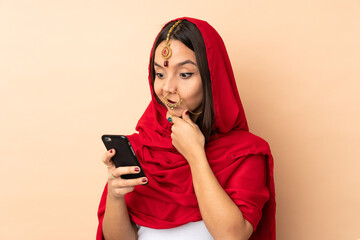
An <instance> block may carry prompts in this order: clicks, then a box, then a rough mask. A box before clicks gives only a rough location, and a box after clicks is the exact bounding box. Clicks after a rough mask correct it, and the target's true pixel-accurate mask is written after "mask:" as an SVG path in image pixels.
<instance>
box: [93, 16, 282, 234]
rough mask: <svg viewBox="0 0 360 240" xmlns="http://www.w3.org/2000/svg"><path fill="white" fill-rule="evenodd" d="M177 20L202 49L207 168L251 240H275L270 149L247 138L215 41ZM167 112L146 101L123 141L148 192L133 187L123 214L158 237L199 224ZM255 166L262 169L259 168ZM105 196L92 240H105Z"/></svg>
mask: <svg viewBox="0 0 360 240" xmlns="http://www.w3.org/2000/svg"><path fill="white" fill-rule="evenodd" d="M179 19H186V20H188V21H190V22H192V23H194V24H195V25H196V27H197V28H198V29H199V30H200V32H201V35H202V37H203V39H204V43H205V46H206V54H207V60H208V64H209V70H210V78H211V88H212V96H213V104H214V128H213V129H215V130H216V132H217V133H216V134H213V135H212V136H211V137H210V140H209V142H208V143H207V144H206V145H205V151H206V156H207V159H208V162H209V164H210V166H211V168H212V170H213V172H214V174H215V176H216V178H217V179H218V181H219V183H220V184H221V186H222V187H223V188H224V190H225V191H226V192H227V194H228V195H229V196H230V197H231V199H232V200H233V201H234V202H235V204H237V205H238V206H239V209H240V210H241V211H242V213H243V216H244V218H245V219H246V220H248V221H249V222H250V223H251V224H252V225H253V227H254V233H253V234H252V236H251V238H250V239H251V240H260V239H261V240H265V239H266V240H267V239H269V240H270V239H271V240H273V239H275V188H274V178H273V168H274V167H273V158H272V155H271V152H270V148H269V145H268V144H267V143H266V142H265V141H264V140H263V139H261V138H259V137H257V136H255V135H253V134H251V133H250V132H249V131H248V125H247V122H246V118H245V113H244V110H243V107H242V104H241V101H240V97H239V93H238V90H237V87H236V83H235V78H234V74H233V71H232V67H231V63H230V60H229V57H228V54H227V51H226V49H225V45H224V43H223V41H222V39H221V37H220V35H219V34H218V33H217V32H216V30H215V29H214V28H213V27H212V26H210V25H209V24H208V23H207V22H205V21H202V20H198V19H193V18H188V17H183V18H178V19H174V20H172V21H176V20H179ZM153 48H154V46H153ZM152 50H153V49H152ZM152 52H153V51H151V54H152ZM150 58H151V56H150ZM151 67H152V66H150V65H149V84H150V90H151V94H153V91H152V87H151V77H150V68H151ZM166 112H167V109H166V108H165V107H164V106H162V105H160V104H159V103H158V102H157V101H156V99H155V96H154V95H152V100H151V102H150V104H149V106H148V107H147V109H146V110H145V112H144V114H143V116H142V117H141V118H140V120H139V122H138V124H137V126H136V130H137V131H138V132H139V133H135V134H133V135H130V136H128V138H129V140H130V142H131V144H132V146H133V148H134V150H135V153H136V155H137V157H138V158H139V161H140V163H141V165H142V167H143V169H144V172H145V173H146V175H147V177H148V180H149V184H148V185H145V186H136V187H135V190H134V191H133V192H131V193H128V194H127V195H126V196H125V200H126V204H127V206H128V210H129V214H130V217H131V219H132V221H134V222H135V223H136V224H138V225H140V226H146V227H150V228H158V229H159V228H160V229H162V228H173V227H177V226H180V225H183V224H185V223H188V222H194V221H199V220H201V214H200V210H199V206H198V203H197V200H196V196H195V193H194V188H193V184H192V176H191V172H190V166H189V164H188V162H187V161H186V159H185V158H184V157H183V156H182V155H181V154H180V153H179V152H178V151H177V150H176V149H175V148H174V147H173V146H172V143H171V142H172V141H171V137H170V134H171V130H170V128H171V124H170V123H169V122H168V121H167V119H166ZM259 158H261V159H262V160H263V161H261V160H260V161H258V160H259ZM259 163H262V164H260V165H259ZM264 166H265V171H264ZM264 173H265V174H264ZM106 196H107V185H106V186H105V189H104V192H103V195H102V198H101V201H100V206H99V211H98V217H99V227H98V232H97V239H98V240H99V239H103V235H102V220H103V217H104V212H105V205H106Z"/></svg>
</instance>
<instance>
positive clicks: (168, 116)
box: [166, 111, 173, 123]
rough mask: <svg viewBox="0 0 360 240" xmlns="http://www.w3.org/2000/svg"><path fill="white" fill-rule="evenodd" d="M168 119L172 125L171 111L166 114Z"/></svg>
mask: <svg viewBox="0 0 360 240" xmlns="http://www.w3.org/2000/svg"><path fill="white" fill-rule="evenodd" d="M166 119H167V120H168V121H169V122H170V123H172V119H173V115H171V114H170V112H169V111H167V113H166Z"/></svg>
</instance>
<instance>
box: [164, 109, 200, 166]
mask: <svg viewBox="0 0 360 240" xmlns="http://www.w3.org/2000/svg"><path fill="white" fill-rule="evenodd" d="M188 113H189V111H188V110H185V111H184V112H183V113H182V118H179V117H176V116H171V114H170V113H169V112H168V113H167V114H166V117H167V118H169V117H171V119H172V121H171V122H172V124H173V125H172V127H171V131H172V133H171V138H172V144H173V146H174V147H175V148H176V149H177V150H178V152H179V153H181V155H183V156H184V157H185V158H186V160H187V161H188V162H189V164H191V161H193V159H196V157H197V156H198V154H204V152H205V149H204V145H205V137H204V135H203V134H202V132H201V131H200V128H199V127H198V125H196V124H195V123H194V122H193V121H192V120H191V118H190V116H189V114H188Z"/></svg>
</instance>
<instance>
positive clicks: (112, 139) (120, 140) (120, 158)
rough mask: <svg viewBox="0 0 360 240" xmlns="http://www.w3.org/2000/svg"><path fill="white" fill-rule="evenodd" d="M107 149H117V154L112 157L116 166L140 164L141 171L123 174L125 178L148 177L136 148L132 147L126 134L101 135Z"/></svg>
mask: <svg viewBox="0 0 360 240" xmlns="http://www.w3.org/2000/svg"><path fill="white" fill-rule="evenodd" d="M101 139H102V141H103V143H104V145H105V147H106V149H107V150H110V149H115V151H116V154H115V155H114V156H113V157H112V161H113V162H114V164H115V166H116V167H117V168H118V167H126V166H138V167H140V169H141V171H140V172H139V173H136V174H126V175H122V176H121V178H124V179H134V178H139V177H146V176H145V173H144V170H143V168H142V167H141V165H140V162H139V160H138V159H137V157H136V155H135V152H134V149H133V148H132V146H131V144H130V141H129V139H128V138H127V137H126V136H124V135H103V136H102V137H101Z"/></svg>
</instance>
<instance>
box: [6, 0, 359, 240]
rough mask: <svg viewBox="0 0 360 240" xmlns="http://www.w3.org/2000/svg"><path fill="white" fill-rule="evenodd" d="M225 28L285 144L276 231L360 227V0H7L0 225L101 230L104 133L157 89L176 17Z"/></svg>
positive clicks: (250, 114)
mask: <svg viewBox="0 0 360 240" xmlns="http://www.w3.org/2000/svg"><path fill="white" fill-rule="evenodd" d="M181 16H192V17H196V18H201V19H205V20H207V21H208V22H209V23H210V24H212V25H213V26H214V27H215V28H216V29H217V30H218V32H219V33H220V35H221V36H222V37H223V39H224V41H225V43H226V46H227V49H228V52H229V55H230V58H231V60H232V64H233V68H234V72H235V75H236V79H237V83H238V88H239V92H240V96H241V98H242V101H243V104H244V107H245V111H246V114H247V118H248V121H249V126H250V128H251V131H252V132H253V133H255V134H257V135H259V136H261V137H263V138H265V139H266V140H267V141H268V142H269V143H270V146H271V148H272V151H273V155H274V157H275V177H276V179H275V180H276V191H277V203H278V208H277V236H278V239H280V240H288V239H291V240H298V239H299V240H303V239H324V240H325V239H326V240H343V239H350V240H356V239H358V238H360V217H359V213H360V204H359V203H360V190H359V189H360V187H359V186H360V177H359V169H360V162H359V159H360V154H359V148H360V144H359V143H360V127H359V123H360V113H359V105H360V91H359V89H360V83H359V80H360V73H359V66H360V57H359V56H360V27H359V24H360V1H359V0H348V1H341V0H338V1H334V0H315V1H314V0H312V1H310V0H302V1H287V0H277V1H265V0H259V1H239V0H229V1H226V0H224V1H193V0H191V1H187V0H186V1H175V2H174V1H164V0H161V1H133V2H130V1H126V2H125V1H94V0H87V1H85V0H78V1H69V0H66V1H59V0H56V1H47V0H46V1H45V0H42V1H40V0H32V1H21V0H11V1H10V0H7V1H0V121H1V122H0V157H1V159H0V161H1V168H0V184H1V185H0V187H1V198H0V208H1V211H0V226H1V227H0V239H55V240H56V239H94V238H95V232H96V228H97V216H96V212H97V207H98V202H99V199H100V195H101V192H102V189H103V186H104V184H105V181H106V169H105V166H104V165H103V164H102V162H101V161H100V158H101V156H102V154H103V153H104V152H105V148H104V146H103V144H102V142H101V140H100V136H101V135H102V134H104V133H114V134H128V133H132V132H133V131H134V127H135V124H136V122H137V120H138V119H139V117H140V116H141V114H142V113H143V111H144V109H145V107H146V106H147V104H148V102H149V99H150V92H149V89H148V83H147V75H148V73H147V67H148V58H149V53H150V48H151V46H152V43H153V41H154V39H155V36H156V34H157V33H158V31H159V30H160V28H161V26H162V25H163V24H164V23H165V22H167V21H168V20H170V19H173V18H175V17H181Z"/></svg>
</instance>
